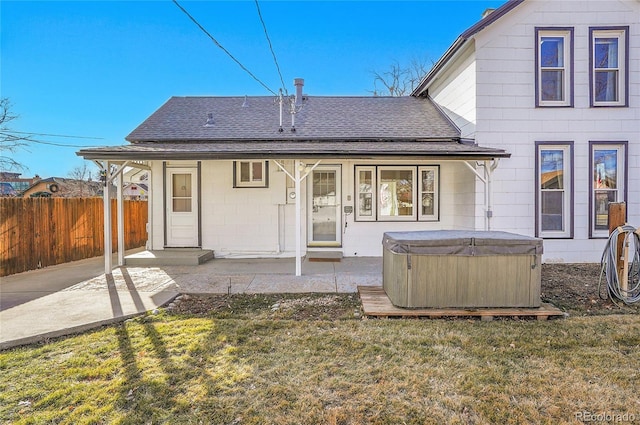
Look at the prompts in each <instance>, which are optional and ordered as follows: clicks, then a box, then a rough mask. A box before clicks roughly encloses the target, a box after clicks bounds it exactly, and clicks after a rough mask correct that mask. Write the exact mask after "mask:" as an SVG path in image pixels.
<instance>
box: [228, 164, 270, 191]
mask: <svg viewBox="0 0 640 425" xmlns="http://www.w3.org/2000/svg"><path fill="white" fill-rule="evenodd" d="M233 170H234V174H233V187H268V186H269V184H268V182H269V179H268V170H269V168H268V162H267V161H234V162H233Z"/></svg>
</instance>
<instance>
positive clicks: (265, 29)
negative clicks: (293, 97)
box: [255, 0, 289, 96]
mask: <svg viewBox="0 0 640 425" xmlns="http://www.w3.org/2000/svg"><path fill="white" fill-rule="evenodd" d="M255 2H256V9H258V17H259V18H260V22H261V23H262V28H263V29H264V35H265V37H267V43H269V50H271V55H272V56H273V62H274V63H275V64H276V69H277V70H278V75H279V76H280V84H282V88H284V93H285V94H286V95H287V96H289V92H288V91H287V86H286V84H285V83H284V79H283V78H282V72H280V65H278V59H276V53H275V52H274V51H273V46H272V45H271V39H270V38H269V33H268V32H267V25H266V24H265V23H264V19H262V13H261V12H260V5H259V4H258V0H255Z"/></svg>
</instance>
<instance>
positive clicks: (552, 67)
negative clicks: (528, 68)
mask: <svg viewBox="0 0 640 425" xmlns="http://www.w3.org/2000/svg"><path fill="white" fill-rule="evenodd" d="M572 86H573V28H536V106H573V89H572Z"/></svg>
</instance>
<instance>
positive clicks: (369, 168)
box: [355, 166, 378, 221]
mask: <svg viewBox="0 0 640 425" xmlns="http://www.w3.org/2000/svg"><path fill="white" fill-rule="evenodd" d="M361 171H362V172H369V173H371V185H370V188H369V189H368V190H366V188H364V187H362V186H361V185H362V184H363V183H362V182H361V181H360V172H361ZM355 174H356V176H355V204H356V208H355V209H356V212H355V216H356V220H357V221H376V219H377V211H378V207H377V205H378V197H377V196H376V193H377V190H376V188H377V187H378V182H377V177H376V167H375V166H357V167H356V169H355ZM361 194H368V195H371V205H369V207H370V208H371V215H363V214H361V208H362V207H363V206H362V200H361V199H360V195H361Z"/></svg>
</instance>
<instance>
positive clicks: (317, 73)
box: [0, 0, 503, 177]
mask: <svg viewBox="0 0 640 425" xmlns="http://www.w3.org/2000/svg"><path fill="white" fill-rule="evenodd" d="M502 3H503V1H488V0H487V1H484V0H474V1H458V0H448V1H409V2H397V1H333V2H331V1H320V2H315V1H304V2H303V1H268V0H262V1H260V3H259V4H260V9H261V12H262V16H263V18H264V21H265V23H266V26H267V30H268V32H269V36H270V38H271V42H272V44H273V48H274V51H275V53H276V56H277V59H278V63H279V65H280V69H281V71H282V75H283V78H284V82H285V84H286V85H287V90H289V92H293V91H295V89H294V87H293V79H294V78H296V77H301V78H304V79H305V90H304V92H305V93H307V94H309V95H312V96H313V95H316V96H322V95H362V96H367V95H370V94H371V90H373V87H374V86H373V75H372V73H373V72H374V71H378V72H384V71H385V70H387V69H388V68H389V66H390V65H391V64H392V63H396V62H397V63H399V64H401V65H406V64H409V62H410V61H411V60H418V61H422V62H425V63H428V64H431V63H432V62H433V61H436V60H437V59H439V58H440V56H441V55H442V54H443V53H444V51H445V50H446V49H447V48H448V47H449V46H450V45H451V43H452V42H453V41H454V40H455V39H456V38H457V37H458V35H460V33H461V32H462V31H464V30H465V29H466V28H468V27H470V26H471V25H473V24H474V23H475V22H477V21H478V20H479V19H480V17H481V14H482V12H483V11H484V10H485V9H487V8H495V7H498V6H500V5H501V4H502ZM180 4H181V5H182V6H183V7H184V8H185V9H187V10H188V11H189V13H190V14H191V15H193V16H194V17H195V18H196V19H197V20H198V21H199V22H200V24H201V25H202V26H203V27H205V28H206V29H207V30H208V31H209V33H211V35H212V36H213V37H215V38H216V39H217V40H218V42H220V43H221V44H222V45H223V46H224V47H225V48H226V49H227V50H228V51H230V52H231V54H233V55H234V56H235V57H236V58H237V59H238V60H239V61H240V62H241V63H242V64H243V65H244V66H245V67H247V68H248V69H249V70H250V71H251V72H252V73H254V74H255V75H256V76H257V77H258V78H260V79H261V80H262V81H263V82H264V83H265V84H266V85H267V86H269V87H270V88H271V89H273V90H275V91H277V90H278V89H279V88H280V86H281V84H280V77H279V76H278V73H277V71H276V67H275V64H274V61H273V58H272V56H271V52H270V51H269V48H268V44H267V41H266V38H265V35H264V30H263V28H262V25H261V23H260V20H259V18H258V13H257V9H256V4H255V2H254V1H253V0H236V1H228V2H222V1H186V0H182V1H180ZM0 25H1V26H0V52H1V53H0V60H1V62H0V96H1V97H8V98H9V99H10V101H11V103H12V104H13V108H12V112H14V113H16V114H18V115H19V118H18V119H17V120H15V121H12V122H11V123H10V126H9V127H10V128H11V129H12V130H16V131H24V132H31V133H45V134H55V135H71V136H82V137H91V138H96V139H88V138H63V137H56V136H38V139H39V140H41V141H44V142H54V143H57V144H64V145H76V146H105V145H107V146H114V145H121V144H124V143H126V142H125V140H124V138H125V137H126V136H127V135H128V134H129V133H130V132H131V131H132V130H133V129H134V128H135V127H136V126H137V125H138V124H140V123H141V122H142V121H143V120H144V119H146V118H147V117H148V116H149V115H150V114H151V113H153V112H154V111H155V110H156V109H157V108H158V107H160V105H162V104H163V103H164V102H165V101H166V100H167V99H168V98H169V97H171V96H188V95H210V96H216V95H220V96H225V95H245V94H246V95H270V93H269V92H268V91H267V90H266V89H265V88H264V87H262V86H261V85H260V84H259V83H257V82H256V81H255V80H253V79H252V78H251V77H250V76H249V75H248V74H247V73H246V72H245V71H243V70H242V69H241V68H240V67H239V66H238V65H237V64H236V63H235V62H233V61H232V60H231V59H230V58H229V57H228V56H227V55H226V54H225V53H224V52H223V51H222V50H221V49H219V48H218V47H217V46H216V45H215V44H214V43H213V42H212V41H211V40H210V39H209V38H208V37H207V36H206V35H205V34H204V33H203V32H202V31H201V30H200V29H199V28H198V27H197V26H196V25H194V24H193V22H191V21H190V20H189V18H188V17H187V16H186V15H185V14H183V12H182V11H181V10H180V9H178V7H177V6H176V5H175V4H174V3H173V2H171V1H170V0H163V1H67V2H58V1H39V2H35V1H8V0H3V1H1V2H0ZM78 149H79V148H78V147H60V146H51V145H44V144H31V145H30V146H28V147H27V148H26V149H25V150H21V151H20V152H18V153H17V154H15V155H13V158H14V159H16V160H17V161H18V162H20V163H22V164H24V165H25V166H26V167H27V169H25V170H23V171H22V172H23V176H28V177H30V176H32V175H34V174H39V175H40V176H41V177H49V176H60V177H65V176H67V175H68V174H69V172H70V171H71V170H72V169H73V168H75V167H78V166H81V165H82V163H83V160H82V159H81V158H79V157H77V156H76V155H75V152H76V151H77V150H78Z"/></svg>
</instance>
